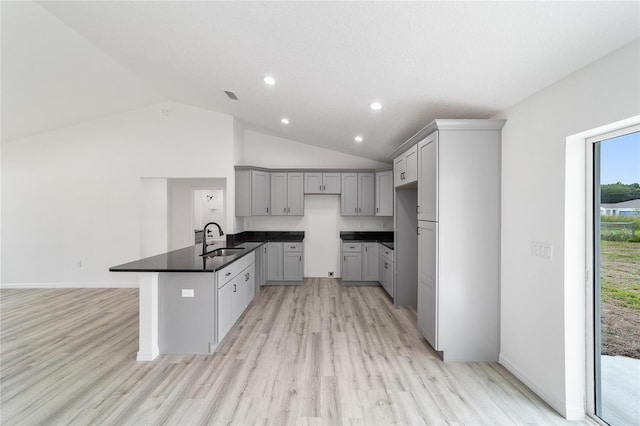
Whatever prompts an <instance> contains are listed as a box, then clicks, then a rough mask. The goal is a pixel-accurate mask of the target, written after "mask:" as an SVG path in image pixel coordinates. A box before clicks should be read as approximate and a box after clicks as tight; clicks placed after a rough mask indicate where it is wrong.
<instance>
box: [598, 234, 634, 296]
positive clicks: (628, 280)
mask: <svg viewBox="0 0 640 426" xmlns="http://www.w3.org/2000/svg"><path fill="white" fill-rule="evenodd" d="M636 229H638V228H636ZM600 252H601V273H600V289H601V295H602V301H603V302H606V301H607V300H609V299H613V300H615V301H617V302H618V303H620V304H621V305H622V306H626V307H628V308H633V309H640V244H638V243H630V242H625V241H602V242H601V246H600Z"/></svg>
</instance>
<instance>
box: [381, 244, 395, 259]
mask: <svg viewBox="0 0 640 426" xmlns="http://www.w3.org/2000/svg"><path fill="white" fill-rule="evenodd" d="M382 256H383V257H386V258H387V260H389V261H390V262H393V250H391V249H390V248H388V247H385V246H382Z"/></svg>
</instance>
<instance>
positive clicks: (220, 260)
mask: <svg viewBox="0 0 640 426" xmlns="http://www.w3.org/2000/svg"><path fill="white" fill-rule="evenodd" d="M262 244H264V243H261V242H253V243H243V244H238V245H237V246H234V248H243V249H244V250H242V253H238V254H232V255H230V256H216V257H204V256H202V244H196V245H193V246H190V247H185V248H183V249H179V250H174V251H170V252H168V253H163V254H159V255H157V256H151V257H147V258H144V259H140V260H136V261H134V262H129V263H125V264H122V265H118V266H112V267H111V268H109V271H111V272H216V271H219V270H220V269H222V268H224V267H225V266H228V265H230V264H232V263H233V262H235V261H236V260H238V259H240V258H242V257H243V256H246V255H247V254H249V253H251V252H252V251H254V250H255V249H256V248H258V247H260V246H261V245H262ZM223 247H229V246H228V245H227V244H224V243H219V244H211V245H209V246H208V247H207V252H209V253H210V252H212V251H214V250H216V249H219V248H223Z"/></svg>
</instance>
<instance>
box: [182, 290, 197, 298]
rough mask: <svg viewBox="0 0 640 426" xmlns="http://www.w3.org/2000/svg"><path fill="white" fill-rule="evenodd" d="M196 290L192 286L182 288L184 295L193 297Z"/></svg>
mask: <svg viewBox="0 0 640 426" xmlns="http://www.w3.org/2000/svg"><path fill="white" fill-rule="evenodd" d="M193 296H194V291H193V289H192V288H183V289H182V297H193Z"/></svg>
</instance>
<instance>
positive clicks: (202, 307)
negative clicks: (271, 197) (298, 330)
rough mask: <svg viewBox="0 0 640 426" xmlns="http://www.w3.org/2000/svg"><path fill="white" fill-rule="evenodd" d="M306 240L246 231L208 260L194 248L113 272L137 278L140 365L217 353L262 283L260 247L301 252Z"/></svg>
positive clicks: (212, 249) (300, 235)
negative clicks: (289, 245)
mask: <svg viewBox="0 0 640 426" xmlns="http://www.w3.org/2000/svg"><path fill="white" fill-rule="evenodd" d="M303 239H304V232H301V231H292V232H254V231H248V232H247V231H245V232H241V233H239V234H235V235H227V239H226V243H218V244H209V245H208V246H207V255H205V256H202V244H195V245H193V246H190V247H185V248H182V249H179V250H174V251H170V252H168V253H163V254H159V255H157V256H151V257H148V258H144V259H140V260H136V261H134V262H129V263H125V264H122V265H118V266H113V267H111V268H109V271H112V272H137V273H138V280H139V325H138V327H139V336H138V339H139V347H138V353H137V356H136V359H137V360H138V361H151V360H153V359H155V358H156V357H157V356H158V355H159V354H202V353H212V352H214V351H215V349H216V348H217V346H218V345H219V344H220V342H221V341H222V339H223V338H224V336H225V335H226V334H227V333H228V331H229V330H230V329H231V327H232V326H233V325H234V324H235V322H236V321H237V320H238V318H240V316H241V315H242V313H243V312H244V310H245V309H246V308H247V307H248V306H249V304H250V303H251V300H252V299H253V297H254V295H255V292H256V288H257V289H259V287H260V285H261V284H262V283H263V281H264V276H263V274H262V272H261V270H262V265H263V264H265V265H266V259H265V258H264V257H263V249H262V247H263V246H265V247H266V245H267V244H272V243H274V242H279V244H280V245H282V243H283V242H296V243H299V245H300V247H302V241H303ZM258 248H260V250H258ZM223 249H224V250H225V251H222V250H223ZM228 249H231V250H228ZM297 257H298V256H296V258H297ZM300 260H302V257H301V256H300ZM300 283H302V278H301V281H300Z"/></svg>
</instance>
